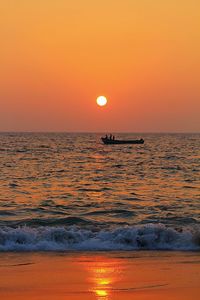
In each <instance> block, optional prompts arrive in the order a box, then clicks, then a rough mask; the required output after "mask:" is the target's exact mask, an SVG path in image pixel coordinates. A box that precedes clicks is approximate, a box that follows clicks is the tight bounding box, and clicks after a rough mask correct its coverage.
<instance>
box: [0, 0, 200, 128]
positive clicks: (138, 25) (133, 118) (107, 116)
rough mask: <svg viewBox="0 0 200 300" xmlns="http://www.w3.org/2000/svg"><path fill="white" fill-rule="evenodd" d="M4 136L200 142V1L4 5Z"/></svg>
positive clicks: (34, 0)
mask: <svg viewBox="0 0 200 300" xmlns="http://www.w3.org/2000/svg"><path fill="white" fill-rule="evenodd" d="M98 95H105V96H106V97H107V98H108V100H109V103H108V105H107V106H106V107H104V108H100V107H98V106H97V105H96V102H95V101H96V97H97V96H98ZM0 131H106V132H107V131H108V132H110V131H113V132H114V131H129V132H142V131H144V132H155V131H158V132H162V131H168V132H170V131H172V132H200V1H199V0H168V1H165V0H164V1H161V0H140V1H138V0H101V1H98V0H0Z"/></svg>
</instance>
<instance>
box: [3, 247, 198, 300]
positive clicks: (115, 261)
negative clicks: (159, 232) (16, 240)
mask: <svg viewBox="0 0 200 300" xmlns="http://www.w3.org/2000/svg"><path fill="white" fill-rule="evenodd" d="M0 268H1V272H0V299H1V300H4V299H6V300H11V299H15V300H19V299H21V300H23V299H30V300H36V299H37V300H46V299H48V300H49V299H54V300H55V299H59V300H64V299H65V300H66V299H72V300H79V299H89V300H90V299H91V300H92V299H96V300H100V299H101V300H111V299H119V300H122V299H134V300H137V299H138V300H145V299H147V300H148V299H149V300H152V299H155V300H157V299H164V300H168V299H176V300H179V299H181V300H190V299H191V300H196V299H198V297H199V295H200V285H199V283H200V253H199V252H174V251H126V252H124V251H120V252H119V251H117V252H103V251H102V252H68V253H67V252H53V253H49V252H39V253H37V252H29V253H28V252H27V253H26V252H23V253H22V252H19V253H17V252H5V253H3V252H2V253H0Z"/></svg>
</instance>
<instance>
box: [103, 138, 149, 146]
mask: <svg viewBox="0 0 200 300" xmlns="http://www.w3.org/2000/svg"><path fill="white" fill-rule="evenodd" d="M101 140H102V142H103V143H104V144H105V145H124V144H144V140H143V139H140V140H115V139H109V138H107V137H102V138H101Z"/></svg>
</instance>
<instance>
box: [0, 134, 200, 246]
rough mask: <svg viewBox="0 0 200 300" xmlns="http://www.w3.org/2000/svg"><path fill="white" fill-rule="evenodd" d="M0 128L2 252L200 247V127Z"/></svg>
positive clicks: (0, 236)
mask: <svg viewBox="0 0 200 300" xmlns="http://www.w3.org/2000/svg"><path fill="white" fill-rule="evenodd" d="M117 136H118V137H120V138H126V139H132V138H133V139H135V138H143V139H144V140H145V143H144V145H113V146H109V145H102V143H101V141H100V137H101V134H78V133H77V134H75V133H74V134H69V133H0V251H65V250H66V251H67V250H69V251H72V250H79V251H86V250H90V251H96V250H154V249H156V250H160V249H162V250H197V251H199V250H200V134H118V135H117Z"/></svg>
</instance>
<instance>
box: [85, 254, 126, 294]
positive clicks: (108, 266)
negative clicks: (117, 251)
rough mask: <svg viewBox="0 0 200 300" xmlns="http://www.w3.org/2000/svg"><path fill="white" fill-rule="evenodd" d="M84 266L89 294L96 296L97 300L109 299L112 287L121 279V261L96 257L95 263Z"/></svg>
mask: <svg viewBox="0 0 200 300" xmlns="http://www.w3.org/2000/svg"><path fill="white" fill-rule="evenodd" d="M84 266H85V268H86V270H87V272H88V273H89V277H88V281H89V282H90V284H91V288H90V292H92V293H94V294H95V295H96V299H97V300H109V299H111V298H110V297H111V294H112V293H113V290H114V285H115V284H116V283H117V282H119V281H120V278H121V272H122V266H123V263H122V260H120V261H118V260H117V259H112V258H108V259H105V257H102V258H101V257H98V258H97V259H96V261H95V260H94V261H93V262H87V263H84Z"/></svg>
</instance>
